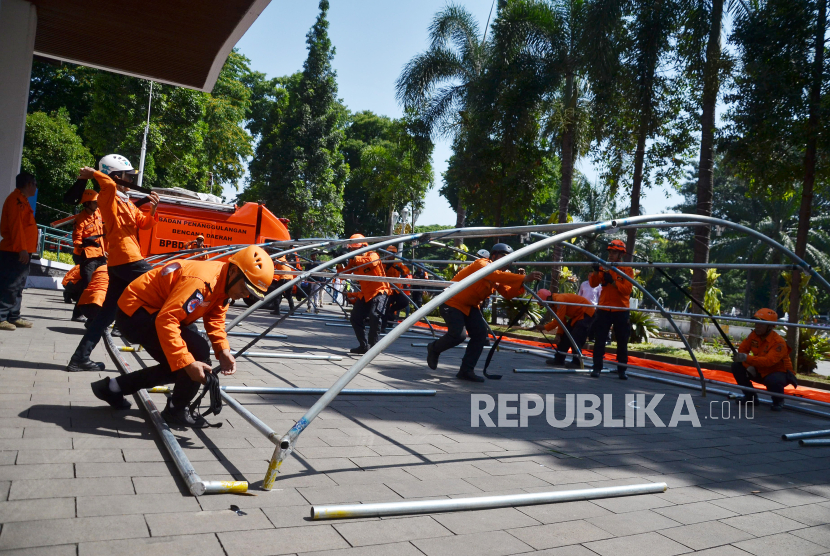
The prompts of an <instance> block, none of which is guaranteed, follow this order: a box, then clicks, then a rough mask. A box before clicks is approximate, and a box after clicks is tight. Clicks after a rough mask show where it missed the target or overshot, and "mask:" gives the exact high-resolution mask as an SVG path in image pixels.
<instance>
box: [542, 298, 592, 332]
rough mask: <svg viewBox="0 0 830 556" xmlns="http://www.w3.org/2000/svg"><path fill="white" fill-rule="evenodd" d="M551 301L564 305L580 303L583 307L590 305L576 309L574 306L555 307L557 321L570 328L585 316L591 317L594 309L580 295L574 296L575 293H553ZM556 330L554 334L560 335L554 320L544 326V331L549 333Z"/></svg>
mask: <svg viewBox="0 0 830 556" xmlns="http://www.w3.org/2000/svg"><path fill="white" fill-rule="evenodd" d="M552 297H553V301H554V302H557V301H562V302H564V303H582V304H584V305H590V307H577V306H575V305H558V306H557V307H556V316H557V317H559V319H560V320H561V321H562V322H564V323H567V324H570V325H571V326H573V325H575V324H576V323H578V322H579V321H581V320H582V319H583V318H585V316H586V315H587V316H589V317H593V316H594V311H595V309H594V307H593V304H592V303H591V302H590V301H588V300H587V299H585V298H584V297H582V296H581V295H576V294H575V293H555V294H553V296H552ZM554 329H556V332H555V333H556V334H561V333H562V330H561V328H560V326H559V323H558V322H556V320H552V321H550V322H549V323H547V324H546V325H545V330H547V331H548V332H550V331H551V330H554Z"/></svg>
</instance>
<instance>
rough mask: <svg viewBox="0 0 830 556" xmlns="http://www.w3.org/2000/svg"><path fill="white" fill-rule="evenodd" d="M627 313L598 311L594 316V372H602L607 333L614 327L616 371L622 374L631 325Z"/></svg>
mask: <svg viewBox="0 0 830 556" xmlns="http://www.w3.org/2000/svg"><path fill="white" fill-rule="evenodd" d="M628 315H629V313H628V311H608V310H605V309H598V310H597V314H596V319H597V322H596V326H595V328H594V331H595V334H596V342H595V343H594V370H595V371H601V370H602V362H603V359H604V358H605V344H606V343H607V342H608V333H609V332H610V331H611V327H612V326H613V327H614V335H615V336H616V338H617V363H618V365H617V371H619V372H621V373H624V372H625V370H626V368H627V367H626V366H625V364H626V363H628V339H629V338H630V337H631V323H630V322H629V319H628Z"/></svg>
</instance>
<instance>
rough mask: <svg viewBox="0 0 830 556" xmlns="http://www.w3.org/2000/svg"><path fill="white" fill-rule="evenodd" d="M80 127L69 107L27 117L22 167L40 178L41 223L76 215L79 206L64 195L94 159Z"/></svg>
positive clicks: (39, 217) (38, 182)
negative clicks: (64, 197) (78, 130)
mask: <svg viewBox="0 0 830 556" xmlns="http://www.w3.org/2000/svg"><path fill="white" fill-rule="evenodd" d="M76 130H77V128H76V126H74V125H72V124H71V123H70V120H69V114H68V112H67V110H65V109H60V110H58V111H56V112H52V113H51V114H45V113H44V112H34V113H32V114H29V115H28V116H27V117H26V135H25V138H24V142H23V161H22V164H21V167H22V169H23V170H24V171H26V172H30V173H32V174H34V175H35V178H37V185H38V197H37V200H38V203H39V205H40V206H38V209H37V211H36V217H37V221H38V222H39V223H41V224H48V223H50V222H52V221H54V220H57V219H58V218H63V217H64V216H66V214H65V213H69V214H74V212H75V208H76V207H74V206H71V205H67V204H65V203H64V202H63V194H64V192H65V191H66V190H67V189H68V188H69V186H71V185H72V184H73V183H74V182H75V179H76V178H77V176H78V170H79V169H80V168H82V167H84V166H88V165H90V164H92V163H93V162H94V159H93V158H92V155H91V154H90V152H89V149H87V148H86V147H85V146H84V145H83V142H82V141H81V138H80V137H78V135H77V133H76ZM49 207H52V208H49ZM53 209H57V210H53Z"/></svg>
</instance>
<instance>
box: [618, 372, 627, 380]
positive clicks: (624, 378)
mask: <svg viewBox="0 0 830 556" xmlns="http://www.w3.org/2000/svg"><path fill="white" fill-rule="evenodd" d="M617 376H619V377H620V380H628V375H627V374H625V371H617Z"/></svg>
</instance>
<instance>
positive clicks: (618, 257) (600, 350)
mask: <svg viewBox="0 0 830 556" xmlns="http://www.w3.org/2000/svg"><path fill="white" fill-rule="evenodd" d="M623 255H625V243H623V242H622V241H621V240H619V239H615V240H614V241H612V242H611V243H609V244H608V262H609V263H618V262H621V261H622V260H623ZM617 268H618V269H619V270H620V271H621V272H624V273H625V274H626V276H628V277H629V278H632V277H633V276H634V272H633V271H632V270H631V269H630V268H629V267H624V266H618V267H617ZM588 283H589V284H590V285H591V287H592V288H596V287H597V286H599V285H602V291H601V292H600V294H599V304H600V306H605V307H619V309H599V310H598V312H597V324H596V329H595V333H596V342H595V343H594V369H593V371H591V376H592V377H594V378H597V377H598V376H599V375H600V372H601V371H602V364H603V361H604V358H605V344H606V343H607V342H608V333H609V332H611V327H612V326H613V327H614V335H615V337H616V338H617V363H618V365H617V374H618V376H619V377H620V379H622V380H628V377H627V376H626V374H625V370H626V366H625V364H626V363H628V339H629V338H630V337H631V324H630V322H629V318H628V317H629V310H628V308H629V299H630V297H631V290H632V289H633V288H634V286H633V285H632V284H631V282H629V281H628V280H626V279H625V278H623V277H622V276H621V275H620V274H619V273H617V272H614V271H612V270H604V269H602V268H600V266H599V265H594V271H593V272H592V273H591V274H590V275H589V276H588Z"/></svg>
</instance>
